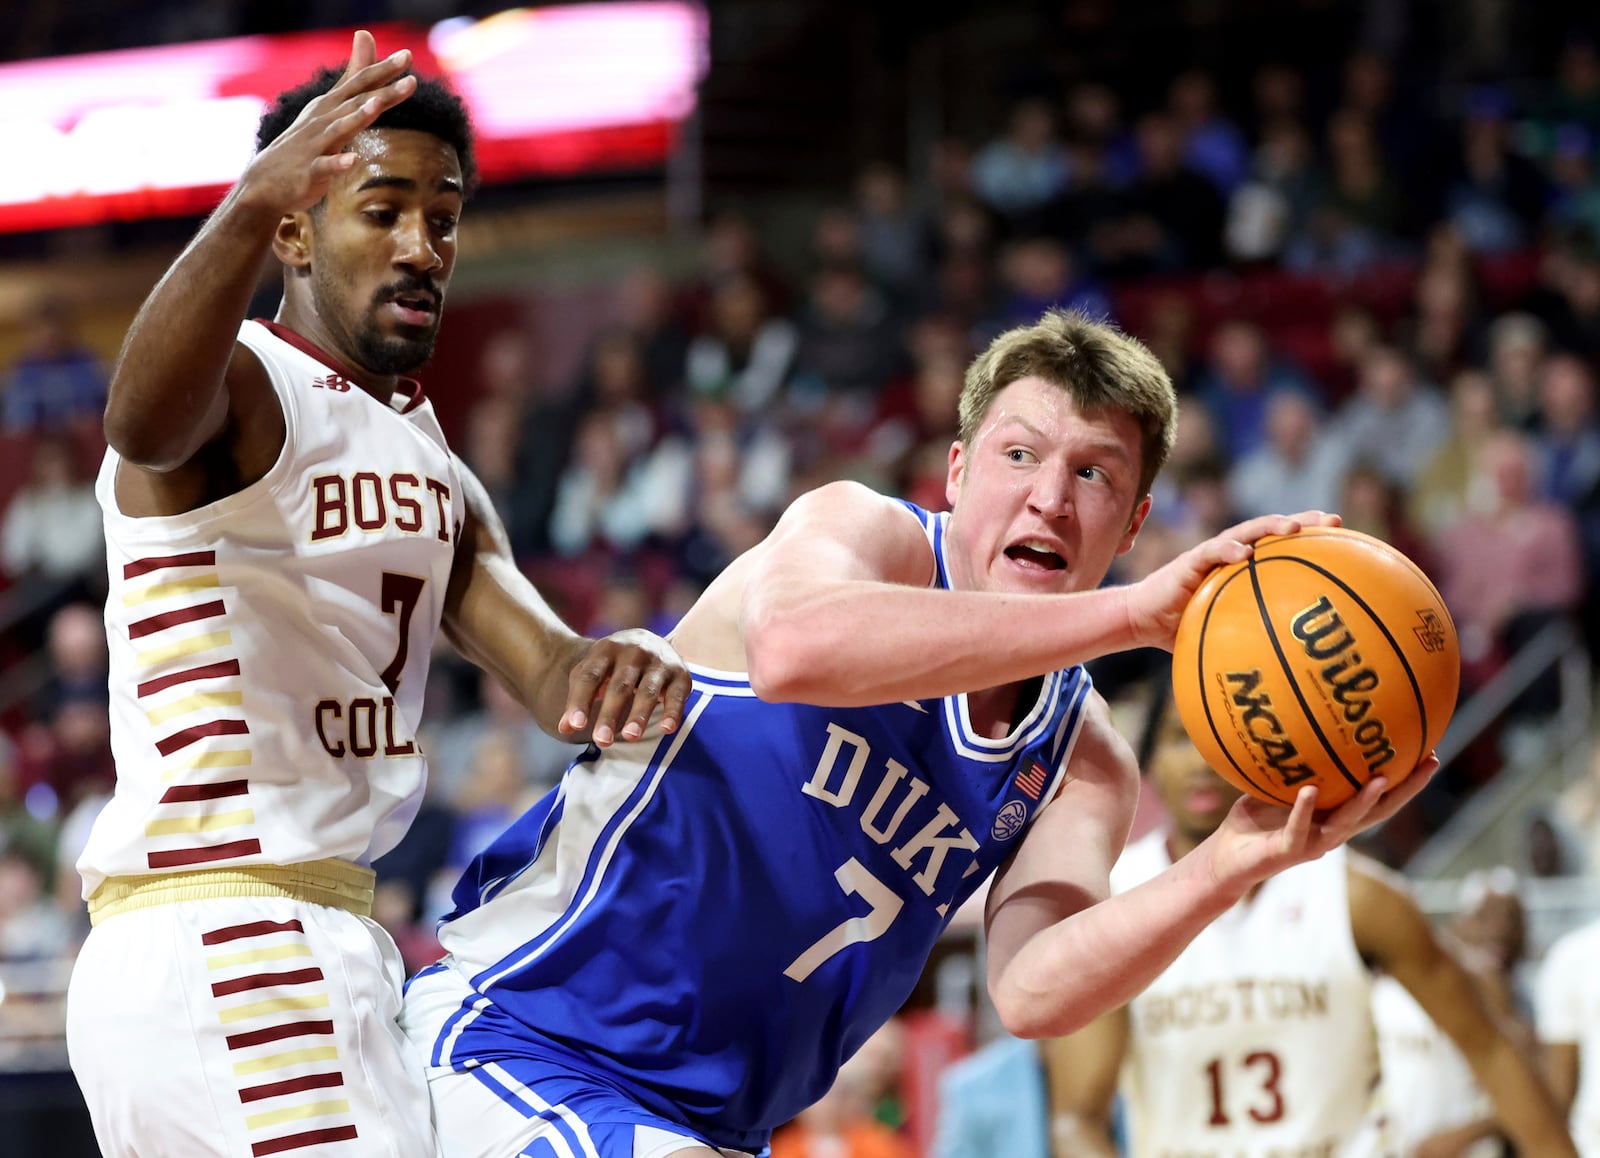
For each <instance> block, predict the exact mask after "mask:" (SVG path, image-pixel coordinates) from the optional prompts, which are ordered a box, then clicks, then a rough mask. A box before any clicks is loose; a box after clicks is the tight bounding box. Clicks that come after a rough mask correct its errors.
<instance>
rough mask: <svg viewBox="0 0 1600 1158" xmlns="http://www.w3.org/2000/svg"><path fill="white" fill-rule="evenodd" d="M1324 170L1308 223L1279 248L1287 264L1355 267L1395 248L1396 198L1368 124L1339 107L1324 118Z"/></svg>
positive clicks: (1364, 265)
mask: <svg viewBox="0 0 1600 1158" xmlns="http://www.w3.org/2000/svg"><path fill="white" fill-rule="evenodd" d="M1327 145H1328V175H1327V179H1326V181H1325V183H1324V185H1323V187H1322V189H1321V190H1320V191H1319V193H1318V194H1317V196H1316V200H1315V203H1314V204H1313V206H1312V209H1311V213H1310V217H1309V220H1308V223H1307V226H1306V228H1305V229H1304V230H1302V231H1301V232H1300V233H1299V234H1298V235H1297V236H1296V237H1294V238H1293V239H1292V241H1291V242H1290V244H1289V245H1288V246H1287V247H1286V249H1285V251H1284V264H1285V265H1286V266H1288V267H1289V268H1291V269H1298V270H1311V271H1328V272H1335V273H1342V274H1351V273H1356V272H1359V271H1360V270H1363V269H1365V268H1367V267H1368V266H1370V265H1372V264H1374V263H1375V262H1377V261H1380V260H1382V259H1384V258H1386V257H1390V256H1393V255H1394V254H1395V253H1396V251H1397V248H1398V246H1397V234H1398V231H1399V230H1400V228H1401V226H1402V220H1401V204H1402V203H1401V199H1400V191H1399V188H1398V185H1397V184H1396V182H1395V179H1394V175H1393V174H1392V173H1391V172H1390V171H1389V169H1388V167H1387V166H1386V165H1385V163H1384V158H1383V153H1382V151H1381V150H1380V149H1379V147H1378V142H1377V139H1376V138H1375V137H1374V135H1373V132H1372V126H1371V124H1369V123H1368V121H1367V119H1366V118H1365V117H1364V116H1363V115H1362V114H1360V113H1358V112H1356V111H1354V110H1352V109H1341V110H1340V111H1339V112H1336V113H1335V114H1334V115H1333V116H1332V117H1330V118H1329V119H1328V129H1327Z"/></svg>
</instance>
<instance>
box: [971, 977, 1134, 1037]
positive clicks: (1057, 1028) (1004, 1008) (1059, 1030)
mask: <svg viewBox="0 0 1600 1158" xmlns="http://www.w3.org/2000/svg"><path fill="white" fill-rule="evenodd" d="M989 1000H990V1001H991V1002H992V1003H993V1005H994V1008H995V1013H996V1014H997V1015H998V1016H999V1018H1000V1024H1001V1025H1002V1026H1004V1027H1005V1031H1006V1032H1007V1033H1009V1034H1010V1035H1011V1036H1012V1037H1018V1038H1021V1039H1022V1040H1023V1041H1040V1040H1043V1039H1045V1038H1051V1037H1066V1036H1067V1035H1068V1034H1073V1033H1076V1032H1078V1030H1080V1029H1082V1028H1083V1027H1084V1026H1086V1025H1088V1024H1089V1023H1090V1022H1091V1021H1093V1020H1094V1019H1095V1018H1096V1017H1098V1016H1099V1015H1100V1014H1102V1013H1104V1012H1106V1011H1105V1010H1103V1009H1091V1008H1087V1007H1086V1006H1085V1005H1084V1004H1083V1003H1081V1002H1077V1003H1072V1004H1068V1005H1065V1006H1063V1005H1060V1004H1058V1003H1053V1002H1051V1001H1050V1000H1049V999H1048V998H1045V997H1043V996H1041V995H1039V994H1030V993H1023V992H1021V991H1019V990H1017V989H1016V988H1014V987H1011V986H1007V985H1006V984H1005V983H1004V982H1003V981H1002V982H1001V983H1000V984H996V985H991V986H990V987H989Z"/></svg>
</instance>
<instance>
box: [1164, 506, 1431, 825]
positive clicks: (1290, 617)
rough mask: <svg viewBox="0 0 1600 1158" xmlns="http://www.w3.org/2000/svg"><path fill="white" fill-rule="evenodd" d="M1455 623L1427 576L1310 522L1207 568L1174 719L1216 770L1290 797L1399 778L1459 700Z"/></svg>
mask: <svg viewBox="0 0 1600 1158" xmlns="http://www.w3.org/2000/svg"><path fill="white" fill-rule="evenodd" d="M1460 679H1461V654H1460V648H1459V646H1458V644H1457V641H1456V630H1455V624H1454V623H1453V622H1452V621H1451V619H1450V613H1449V612H1448V611H1447V610H1446V609H1445V605H1444V600H1443V599H1441V598H1440V596H1439V592H1438V591H1437V590H1436V589H1435V588H1434V586H1433V584H1432V583H1431V582H1429V581H1428V577H1427V576H1426V575H1424V574H1423V573H1422V571H1421V570H1420V569H1419V568H1418V567H1417V566H1416V564H1414V563H1412V562H1411V560H1410V559H1408V558H1406V557H1405V556H1404V555H1403V554H1401V553H1400V552H1399V551H1396V550H1395V549H1394V548H1393V547H1391V546H1389V545H1388V544H1387V543H1384V542H1382V541H1381V540H1379V539H1374V538H1372V537H1371V536H1370V535H1364V534H1361V533H1360V532H1358V531H1349V530H1345V529H1343V528H1338V527H1314V528H1310V529H1307V530H1304V531H1301V532H1299V533H1297V534H1294V535H1271V536H1268V537H1266V538H1264V539H1261V540H1259V541H1258V542H1257V543H1256V545H1255V551H1254V553H1253V554H1252V555H1251V556H1250V557H1249V558H1248V559H1246V560H1244V561H1243V562H1240V563H1233V564H1229V565H1227V566H1224V567H1219V568H1217V569H1216V570H1215V571H1213V572H1212V573H1211V574H1210V575H1209V576H1207V577H1206V579H1205V581H1204V582H1203V583H1202V584H1201V585H1200V588H1199V590H1198V591H1196V592H1195V594H1194V597H1193V598H1192V599H1191V600H1190V601H1189V605H1188V607H1186V608H1185V609H1184V613H1183V618H1182V620H1181V621H1180V623H1179V625H1178V636H1177V642H1176V644H1175V646H1174V648H1173V656H1172V684H1173V692H1174V698H1175V699H1176V701H1177V705H1178V715H1179V717H1180V718H1181V719H1182V720H1183V726H1184V729H1185V730H1186V731H1187V732H1188V733H1189V738H1190V739H1191V740H1193V741H1194V744H1195V746H1196V747H1197V748H1199V750H1200V752H1201V754H1202V755H1204V756H1205V758H1206V759H1207V761H1209V762H1210V764H1211V766H1212V767H1213V768H1215V769H1216V770H1217V772H1218V773H1220V774H1221V775H1222V776H1223V777H1224V778H1225V779H1227V780H1229V781H1230V782H1232V783H1233V784H1235V785H1237V786H1238V787H1239V788H1240V789H1241V790H1243V791H1244V792H1247V793H1249V794H1250V795H1252V796H1255V797H1258V798H1260V799H1262V800H1267V801H1271V802H1273V803H1275V804H1282V805H1285V806H1288V805H1291V804H1293V803H1294V798H1295V795H1296V793H1298V791H1299V790H1300V788H1301V786H1302V785H1305V784H1315V785H1316V786H1317V808H1318V809H1319V810H1322V809H1327V808H1332V807H1335V806H1337V805H1338V804H1341V803H1342V802H1344V801H1346V800H1348V799H1349V798H1350V797H1351V796H1354V795H1355V794H1356V792H1357V791H1359V790H1360V788H1361V786H1362V785H1363V784H1365V783H1366V782H1367V780H1368V779H1369V778H1370V777H1372V776H1375V775H1378V774H1382V775H1383V776H1384V777H1385V778H1386V779H1387V780H1388V781H1389V783H1390V784H1391V785H1394V784H1397V783H1399V782H1400V781H1401V780H1403V779H1405V778H1406V777H1407V776H1409V775H1410V774H1411V771H1412V770H1413V769H1414V768H1415V767H1416V766H1417V765H1418V764H1419V763H1421V761H1422V760H1423V758H1424V757H1425V756H1426V755H1427V754H1428V753H1429V752H1430V751H1432V750H1433V748H1434V746H1435V745H1437V744H1438V743H1439V740H1440V738H1441V737H1442V736H1443V735H1444V730H1445V725H1446V724H1448V723H1449V722H1450V714H1451V712H1452V711H1454V709H1455V703H1456V689H1457V687H1458V685H1459V683H1460Z"/></svg>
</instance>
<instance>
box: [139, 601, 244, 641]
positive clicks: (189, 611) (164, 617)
mask: <svg viewBox="0 0 1600 1158" xmlns="http://www.w3.org/2000/svg"><path fill="white" fill-rule="evenodd" d="M227 610H228V609H227V608H225V607H224V606H222V600H220V599H213V600H212V601H211V602H209V603H197V604H196V605H195V606H193V607H179V608H178V609H176V610H175V611H163V612H160V613H159V614H157V615H151V616H147V617H146V618H144V619H136V620H134V621H133V622H132V623H130V624H128V638H129V639H143V638H144V637H145V636H147V635H154V634H155V633H156V632H158V631H165V630H166V629H167V628H169V627H176V626H178V624H180V623H193V622H194V621H195V620H197V619H215V618H216V617H217V616H219V615H224V614H226V613H227Z"/></svg>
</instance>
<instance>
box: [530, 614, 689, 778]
mask: <svg viewBox="0 0 1600 1158" xmlns="http://www.w3.org/2000/svg"><path fill="white" fill-rule="evenodd" d="M691 686H692V681H691V678H690V675H689V669H688V668H687V667H686V666H685V665H684V662H683V660H682V659H681V658H680V657H679V655H678V653H677V652H676V651H674V650H673V648H672V645H671V644H669V643H668V642H667V641H666V640H664V639H662V638H661V637H660V636H659V635H656V634H655V633H654V632H649V631H645V630H643V629H641V628H629V629H628V630H626V631H618V632H614V633H612V634H611V635H608V636H606V637H605V638H604V639H598V640H595V641H594V643H592V644H590V645H589V650H588V652H587V653H586V654H585V655H584V656H583V658H582V659H580V660H579V661H578V662H577V664H576V665H574V667H573V668H572V674H571V675H570V676H569V677H568V681H567V706H566V710H565V711H564V712H563V713H562V716H561V731H562V732H563V733H567V734H571V733H574V732H581V731H583V729H584V728H585V727H588V725H589V717H590V713H591V712H592V713H593V716H594V729H593V731H592V732H591V736H592V737H593V739H594V742H595V743H596V744H598V745H599V746H600V747H602V748H604V747H607V746H609V745H610V744H611V743H613V742H614V741H615V740H617V739H619V738H620V739H622V740H627V741H633V740H637V739H639V738H640V737H642V736H643V735H644V730H645V728H646V727H647V726H648V725H649V723H650V717H651V716H652V715H653V714H654V713H655V711H656V708H657V707H658V706H659V707H660V708H661V709H662V714H661V730H662V731H663V732H671V731H673V730H674V729H676V728H677V726H678V721H679V720H681V719H683V705H684V703H685V702H686V701H687V700H688V698H689V689H690V687H691Z"/></svg>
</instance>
